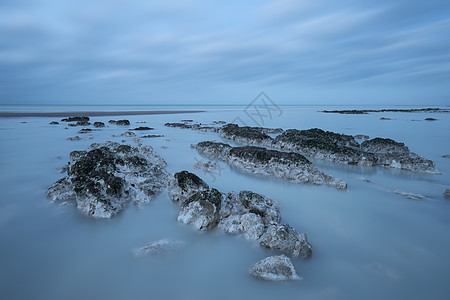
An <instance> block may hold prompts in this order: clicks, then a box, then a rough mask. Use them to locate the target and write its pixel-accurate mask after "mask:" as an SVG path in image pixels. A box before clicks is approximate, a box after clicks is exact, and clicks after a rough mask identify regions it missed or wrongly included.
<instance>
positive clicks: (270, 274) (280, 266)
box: [250, 255, 301, 281]
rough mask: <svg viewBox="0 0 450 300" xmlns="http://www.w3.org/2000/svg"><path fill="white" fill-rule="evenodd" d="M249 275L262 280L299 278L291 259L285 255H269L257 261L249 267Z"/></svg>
mask: <svg viewBox="0 0 450 300" xmlns="http://www.w3.org/2000/svg"><path fill="white" fill-rule="evenodd" d="M250 275H252V276H253V277H255V278H258V279H262V280H271V281H286V280H299V279H301V278H300V277H299V276H298V275H297V271H296V270H295V268H294V265H293V264H292V262H291V260H290V259H289V258H288V257H287V256H285V255H278V256H269V257H266V258H265V259H263V260H260V261H258V262H257V263H256V264H254V265H253V266H252V268H251V269H250Z"/></svg>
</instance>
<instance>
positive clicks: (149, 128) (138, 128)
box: [132, 126, 155, 130]
mask: <svg viewBox="0 0 450 300" xmlns="http://www.w3.org/2000/svg"><path fill="white" fill-rule="evenodd" d="M153 129H155V128H151V127H147V126H140V127H137V128H134V129H132V130H153Z"/></svg>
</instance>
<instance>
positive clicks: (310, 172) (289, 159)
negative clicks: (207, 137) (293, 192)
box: [191, 141, 347, 189]
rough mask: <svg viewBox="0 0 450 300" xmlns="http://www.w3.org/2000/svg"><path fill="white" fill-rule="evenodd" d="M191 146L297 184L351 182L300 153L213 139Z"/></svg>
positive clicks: (339, 184)
mask: <svg viewBox="0 0 450 300" xmlns="http://www.w3.org/2000/svg"><path fill="white" fill-rule="evenodd" d="M191 147H193V148H195V149H197V150H198V151H199V152H200V153H203V154H206V155H210V156H213V157H215V158H218V159H220V160H223V161H225V162H227V163H229V164H230V165H232V166H234V167H237V168H239V169H241V170H243V171H245V172H248V173H254V174H261V175H268V176H275V177H279V178H283V179H287V180H289V181H292V182H296V183H310V184H317V185H321V184H327V185H330V186H334V187H336V188H338V189H346V188H347V184H346V183H345V182H343V181H342V180H341V179H338V178H334V177H332V176H330V175H326V174H324V173H322V172H320V171H319V170H318V169H317V168H316V167H315V166H314V165H313V164H312V163H311V162H310V161H309V160H308V159H306V158H305V157H304V156H302V155H301V154H299V153H294V152H281V151H277V150H268V149H266V148H262V147H255V146H244V147H231V146H230V145H228V144H224V143H217V142H213V141H205V142H200V143H198V144H196V145H191Z"/></svg>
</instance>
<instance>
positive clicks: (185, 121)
mask: <svg viewBox="0 0 450 300" xmlns="http://www.w3.org/2000/svg"><path fill="white" fill-rule="evenodd" d="M181 122H183V123H192V122H194V120H181Z"/></svg>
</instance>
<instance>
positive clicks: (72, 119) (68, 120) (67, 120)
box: [61, 117, 89, 122]
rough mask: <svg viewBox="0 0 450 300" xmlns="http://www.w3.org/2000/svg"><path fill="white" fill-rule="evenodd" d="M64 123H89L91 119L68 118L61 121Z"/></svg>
mask: <svg viewBox="0 0 450 300" xmlns="http://www.w3.org/2000/svg"><path fill="white" fill-rule="evenodd" d="M61 121H62V122H89V117H68V118H65V119H61Z"/></svg>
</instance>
